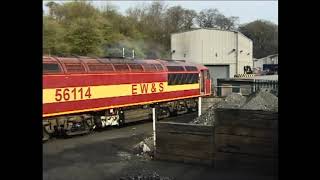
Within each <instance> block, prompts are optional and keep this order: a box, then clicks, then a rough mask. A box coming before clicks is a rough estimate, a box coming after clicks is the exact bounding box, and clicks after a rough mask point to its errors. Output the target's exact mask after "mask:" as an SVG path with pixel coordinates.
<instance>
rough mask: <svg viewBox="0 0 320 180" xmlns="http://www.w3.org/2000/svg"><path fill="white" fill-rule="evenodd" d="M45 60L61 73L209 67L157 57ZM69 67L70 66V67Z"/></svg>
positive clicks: (52, 58)
mask: <svg viewBox="0 0 320 180" xmlns="http://www.w3.org/2000/svg"><path fill="white" fill-rule="evenodd" d="M43 62H44V63H45V64H46V65H48V64H49V65H52V64H57V65H56V67H57V68H58V69H60V70H61V69H62V70H61V73H62V72H67V73H92V72H93V73H94V72H96V71H99V72H100V73H101V72H103V71H108V72H146V71H148V72H152V71H175V70H177V71H198V70H200V69H207V68H206V67H205V66H202V65H195V64H191V63H186V62H183V61H175V60H161V59H157V60H155V59H144V60H142V59H134V60H133V59H123V58H93V57H52V56H50V57H49V56H43ZM139 65H140V66H139ZM94 66H95V67H94ZM116 66H117V67H116ZM121 66H122V67H121ZM137 66H138V67H137ZM68 67H70V68H69V69H68ZM91 67H94V68H91ZM97 67H98V68H97ZM107 67H108V68H107ZM129 67H130V68H129ZM168 67H169V69H168ZM177 67H179V68H177ZM186 67H194V68H193V69H192V68H190V69H186ZM50 68H51V69H52V68H54V67H50ZM118 68H120V69H118ZM51 69H50V70H51ZM97 69H98V70H97ZM191 69H192V70H191ZM57 72H59V71H57ZM52 73H55V72H52Z"/></svg>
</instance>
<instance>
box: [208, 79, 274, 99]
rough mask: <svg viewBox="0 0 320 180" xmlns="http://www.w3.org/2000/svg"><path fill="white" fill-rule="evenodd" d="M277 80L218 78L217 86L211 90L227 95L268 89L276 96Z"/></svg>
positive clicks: (219, 94)
mask: <svg viewBox="0 0 320 180" xmlns="http://www.w3.org/2000/svg"><path fill="white" fill-rule="evenodd" d="M278 87H279V85H278V81H277V80H261V79H251V80H248V79H242V80H238V79H218V80H217V86H215V87H213V89H212V92H214V95H215V96H220V97H221V96H227V95H228V94H230V93H241V94H242V95H249V94H251V93H253V92H256V91H258V90H259V89H269V90H270V91H271V92H272V93H274V94H275V95H276V96H278Z"/></svg>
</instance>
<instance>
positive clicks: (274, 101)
mask: <svg viewBox="0 0 320 180" xmlns="http://www.w3.org/2000/svg"><path fill="white" fill-rule="evenodd" d="M216 108H229V109H251V110H264V111H276V112H278V97H277V96H275V95H274V94H272V93H270V92H269V91H264V90H260V91H257V92H255V93H253V94H251V95H250V96H249V97H245V96H242V95H240V94H237V93H232V94H230V95H229V96H227V97H226V98H225V99H224V101H222V102H220V103H218V104H215V105H213V106H211V107H209V109H208V110H207V111H206V112H204V113H203V114H202V115H201V116H200V117H197V118H196V119H194V120H193V121H191V122H190V123H191V124H201V125H207V126H213V125H214V110H215V109H216Z"/></svg>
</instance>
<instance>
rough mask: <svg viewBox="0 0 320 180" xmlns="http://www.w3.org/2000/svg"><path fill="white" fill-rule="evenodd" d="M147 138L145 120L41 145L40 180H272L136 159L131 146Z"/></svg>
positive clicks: (148, 126)
mask: <svg viewBox="0 0 320 180" xmlns="http://www.w3.org/2000/svg"><path fill="white" fill-rule="evenodd" d="M174 119H177V120H178V121H179V120H180V119H182V120H183V121H185V122H186V121H187V120H186V119H188V121H190V120H192V118H191V117H190V116H187V115H186V116H181V117H176V118H172V119H171V120H170V121H172V120H174ZM150 136H152V122H150V121H147V122H143V123H134V124H132V125H129V126H126V127H123V128H119V129H118V128H110V129H107V130H105V131H101V132H95V133H92V134H89V135H86V136H77V137H74V138H69V139H58V140H50V141H48V142H46V143H44V144H43V179H44V180H88V179H90V180H109V179H110V180H119V179H124V180H127V179H143V178H144V179H161V180H164V179H168V180H169V179H170V180H171V179H175V180H180V179H181V180H194V179H204V180H206V179H208V180H209V179H210V180H211V179H219V180H233V179H240V180H241V179H246V180H251V179H252V180H260V179H261V180H273V179H275V178H274V177H271V176H261V175H259V174H255V173H254V172H243V171H222V170H215V169H213V168H212V167H208V166H201V165H193V164H184V163H174V162H166V161H155V160H152V159H146V158H144V157H141V156H137V154H136V152H135V151H134V148H133V147H134V146H135V145H136V144H138V143H139V142H141V141H144V140H145V141H150V138H149V137H150ZM146 138H147V139H146ZM235 177H236V178H235Z"/></svg>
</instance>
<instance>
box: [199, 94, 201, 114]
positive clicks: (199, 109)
mask: <svg viewBox="0 0 320 180" xmlns="http://www.w3.org/2000/svg"><path fill="white" fill-rule="evenodd" d="M198 116H201V97H199V100H198Z"/></svg>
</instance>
